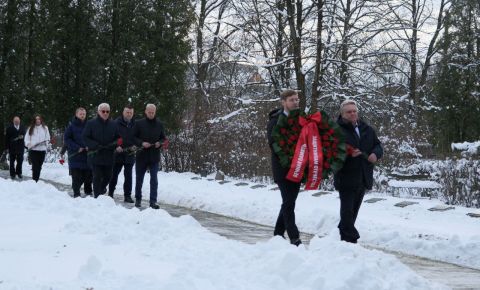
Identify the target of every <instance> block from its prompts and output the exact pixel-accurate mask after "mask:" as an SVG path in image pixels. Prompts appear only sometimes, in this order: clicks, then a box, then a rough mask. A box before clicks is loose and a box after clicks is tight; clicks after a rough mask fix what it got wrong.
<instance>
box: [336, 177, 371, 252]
mask: <svg viewBox="0 0 480 290" xmlns="http://www.w3.org/2000/svg"><path fill="white" fill-rule="evenodd" d="M339 193H340V223H339V224H338V229H339V231H340V238H341V240H342V241H347V242H350V243H356V242H357V240H358V239H359V238H360V234H359V233H358V231H357V229H356V228H355V221H356V220H357V216H358V211H359V210H360V206H361V205H362V201H363V196H364V195H365V187H364V186H363V185H361V186H359V187H357V188H348V189H340V190H339Z"/></svg>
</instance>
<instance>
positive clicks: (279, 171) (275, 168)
mask: <svg viewBox="0 0 480 290" xmlns="http://www.w3.org/2000/svg"><path fill="white" fill-rule="evenodd" d="M280 114H283V108H281V109H276V110H273V111H271V112H270V113H269V114H268V117H269V121H268V125H267V139H268V145H269V146H270V150H271V151H272V156H271V159H272V172H273V180H274V181H275V182H279V181H281V180H284V179H285V177H286V176H287V174H288V170H289V168H284V167H282V165H281V164H280V159H279V158H278V156H277V154H275V152H274V151H273V146H272V144H273V142H274V140H273V137H272V132H273V128H274V127H275V125H277V122H278V117H279V116H280Z"/></svg>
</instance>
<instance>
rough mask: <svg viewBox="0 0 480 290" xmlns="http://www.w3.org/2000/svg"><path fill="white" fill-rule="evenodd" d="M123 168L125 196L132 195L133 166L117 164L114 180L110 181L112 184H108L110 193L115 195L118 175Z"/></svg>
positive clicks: (114, 170) (113, 174) (114, 168)
mask: <svg viewBox="0 0 480 290" xmlns="http://www.w3.org/2000/svg"><path fill="white" fill-rule="evenodd" d="M122 167H123V176H124V178H125V181H124V182H123V194H124V195H125V196H131V195H132V168H133V163H132V164H124V163H115V165H114V166H113V172H112V178H111V179H110V183H109V184H108V193H109V194H113V192H114V191H115V186H117V181H118V175H119V174H120V171H122Z"/></svg>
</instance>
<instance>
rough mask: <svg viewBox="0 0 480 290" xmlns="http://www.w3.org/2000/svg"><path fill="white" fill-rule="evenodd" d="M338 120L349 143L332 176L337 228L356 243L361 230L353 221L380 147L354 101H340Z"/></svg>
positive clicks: (370, 181)
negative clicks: (337, 200)
mask: <svg viewBox="0 0 480 290" xmlns="http://www.w3.org/2000/svg"><path fill="white" fill-rule="evenodd" d="M337 123H338V124H339V125H340V127H341V128H342V130H343V133H344V134H345V141H346V143H347V146H348V145H349V146H351V147H350V148H351V149H350V150H347V151H351V152H350V153H349V154H348V156H347V158H346V159H345V163H344V164H343V167H342V169H340V170H339V171H338V172H337V173H336V174H335V176H334V185H335V189H337V190H338V192H339V194H340V223H339V224H338V229H339V230H340V238H341V240H342V241H346V242H350V243H356V242H357V240H358V239H359V238H360V234H359V233H358V230H357V229H356V228H355V221H356V220H357V216H358V211H359V210H360V206H361V204H362V200H363V196H364V195H365V190H367V189H372V185H373V167H374V164H375V163H376V162H377V160H378V159H380V158H382V156H383V148H382V145H381V143H380V141H379V140H378V138H377V134H376V133H375V130H374V129H373V128H372V127H370V126H369V125H368V124H367V123H365V122H364V121H363V120H361V119H360V118H359V117H358V107H357V103H356V102H355V101H353V100H346V101H344V102H342V104H341V105H340V116H339V117H338V120H337Z"/></svg>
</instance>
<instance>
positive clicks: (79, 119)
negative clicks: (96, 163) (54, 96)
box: [63, 107, 92, 197]
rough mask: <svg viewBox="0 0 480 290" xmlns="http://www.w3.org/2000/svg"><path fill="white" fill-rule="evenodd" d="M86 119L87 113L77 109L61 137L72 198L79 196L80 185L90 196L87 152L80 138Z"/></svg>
mask: <svg viewBox="0 0 480 290" xmlns="http://www.w3.org/2000/svg"><path fill="white" fill-rule="evenodd" d="M86 117H87V111H86V110H85V109H84V108H81V107H80V108H77V110H76V111H75V116H74V117H73V119H72V121H71V122H70V124H69V125H68V127H67V129H66V130H65V134H64V137H63V139H64V141H65V145H66V147H67V150H68V168H69V170H70V175H71V176H72V189H73V197H79V196H80V188H81V186H82V184H83V190H84V192H85V194H86V195H92V171H91V169H90V167H89V166H88V163H87V151H88V150H87V146H86V145H85V142H84V141H83V137H82V136H83V131H84V130H85V126H86V123H87V122H86Z"/></svg>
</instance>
